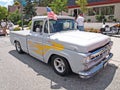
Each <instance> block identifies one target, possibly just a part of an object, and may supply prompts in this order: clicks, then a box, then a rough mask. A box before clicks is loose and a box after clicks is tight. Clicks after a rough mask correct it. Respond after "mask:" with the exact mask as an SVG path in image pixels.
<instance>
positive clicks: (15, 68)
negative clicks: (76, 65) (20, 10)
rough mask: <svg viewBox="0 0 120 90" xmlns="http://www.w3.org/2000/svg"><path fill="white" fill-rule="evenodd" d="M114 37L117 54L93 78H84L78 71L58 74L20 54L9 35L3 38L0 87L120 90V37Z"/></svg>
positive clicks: (0, 89)
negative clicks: (66, 75) (64, 75)
mask: <svg viewBox="0 0 120 90" xmlns="http://www.w3.org/2000/svg"><path fill="white" fill-rule="evenodd" d="M111 39H112V41H113V42H114V45H113V48H112V53H113V54H114V56H113V58H112V60H111V62H110V64H109V65H108V66H107V67H106V68H105V69H104V70H102V71H100V72H99V73H98V74H97V75H96V76H94V77H93V78H90V79H88V80H83V79H80V78H79V77H78V75H76V74H72V75H70V76H68V77H61V76H59V75H56V74H55V73H54V72H53V70H52V68H51V67H50V66H48V65H46V64H44V63H42V62H40V61H38V60H37V59H35V58H33V57H31V56H29V55H27V54H18V53H17V52H16V51H15V48H14V47H13V46H12V45H11V44H10V41H9V36H7V37H0V90H51V89H52V90H120V36H116V37H111Z"/></svg>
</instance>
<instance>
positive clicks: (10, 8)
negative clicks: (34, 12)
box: [8, 5, 21, 13]
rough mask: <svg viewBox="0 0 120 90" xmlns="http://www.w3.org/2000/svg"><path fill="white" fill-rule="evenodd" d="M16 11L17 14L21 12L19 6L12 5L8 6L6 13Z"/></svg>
mask: <svg viewBox="0 0 120 90" xmlns="http://www.w3.org/2000/svg"><path fill="white" fill-rule="evenodd" d="M16 10H18V11H19V12H21V6H19V5H18V6H17V5H13V6H8V12H9V13H12V12H15V11H16Z"/></svg>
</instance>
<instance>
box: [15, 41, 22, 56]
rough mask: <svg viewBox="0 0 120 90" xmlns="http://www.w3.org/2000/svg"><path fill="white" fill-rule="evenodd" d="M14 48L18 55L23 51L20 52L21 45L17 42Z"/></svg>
mask: <svg viewBox="0 0 120 90" xmlns="http://www.w3.org/2000/svg"><path fill="white" fill-rule="evenodd" d="M15 47H16V51H17V52H18V53H20V54H22V53H23V50H22V48H21V45H20V42H19V41H16V42H15Z"/></svg>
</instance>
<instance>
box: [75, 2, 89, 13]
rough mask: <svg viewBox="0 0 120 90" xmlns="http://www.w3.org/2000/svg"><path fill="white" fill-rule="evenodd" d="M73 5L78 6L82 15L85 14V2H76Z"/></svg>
mask: <svg viewBox="0 0 120 90" xmlns="http://www.w3.org/2000/svg"><path fill="white" fill-rule="evenodd" d="M75 3H76V4H77V5H78V6H80V10H81V12H82V13H86V12H87V7H86V5H87V4H88V3H87V0H76V2H75Z"/></svg>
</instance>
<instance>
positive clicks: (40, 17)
mask: <svg viewBox="0 0 120 90" xmlns="http://www.w3.org/2000/svg"><path fill="white" fill-rule="evenodd" d="M47 18H48V16H35V17H33V18H32V19H33V20H36V19H37V20H38V19H47ZM57 18H63V19H66V18H67V19H74V17H70V16H57Z"/></svg>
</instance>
